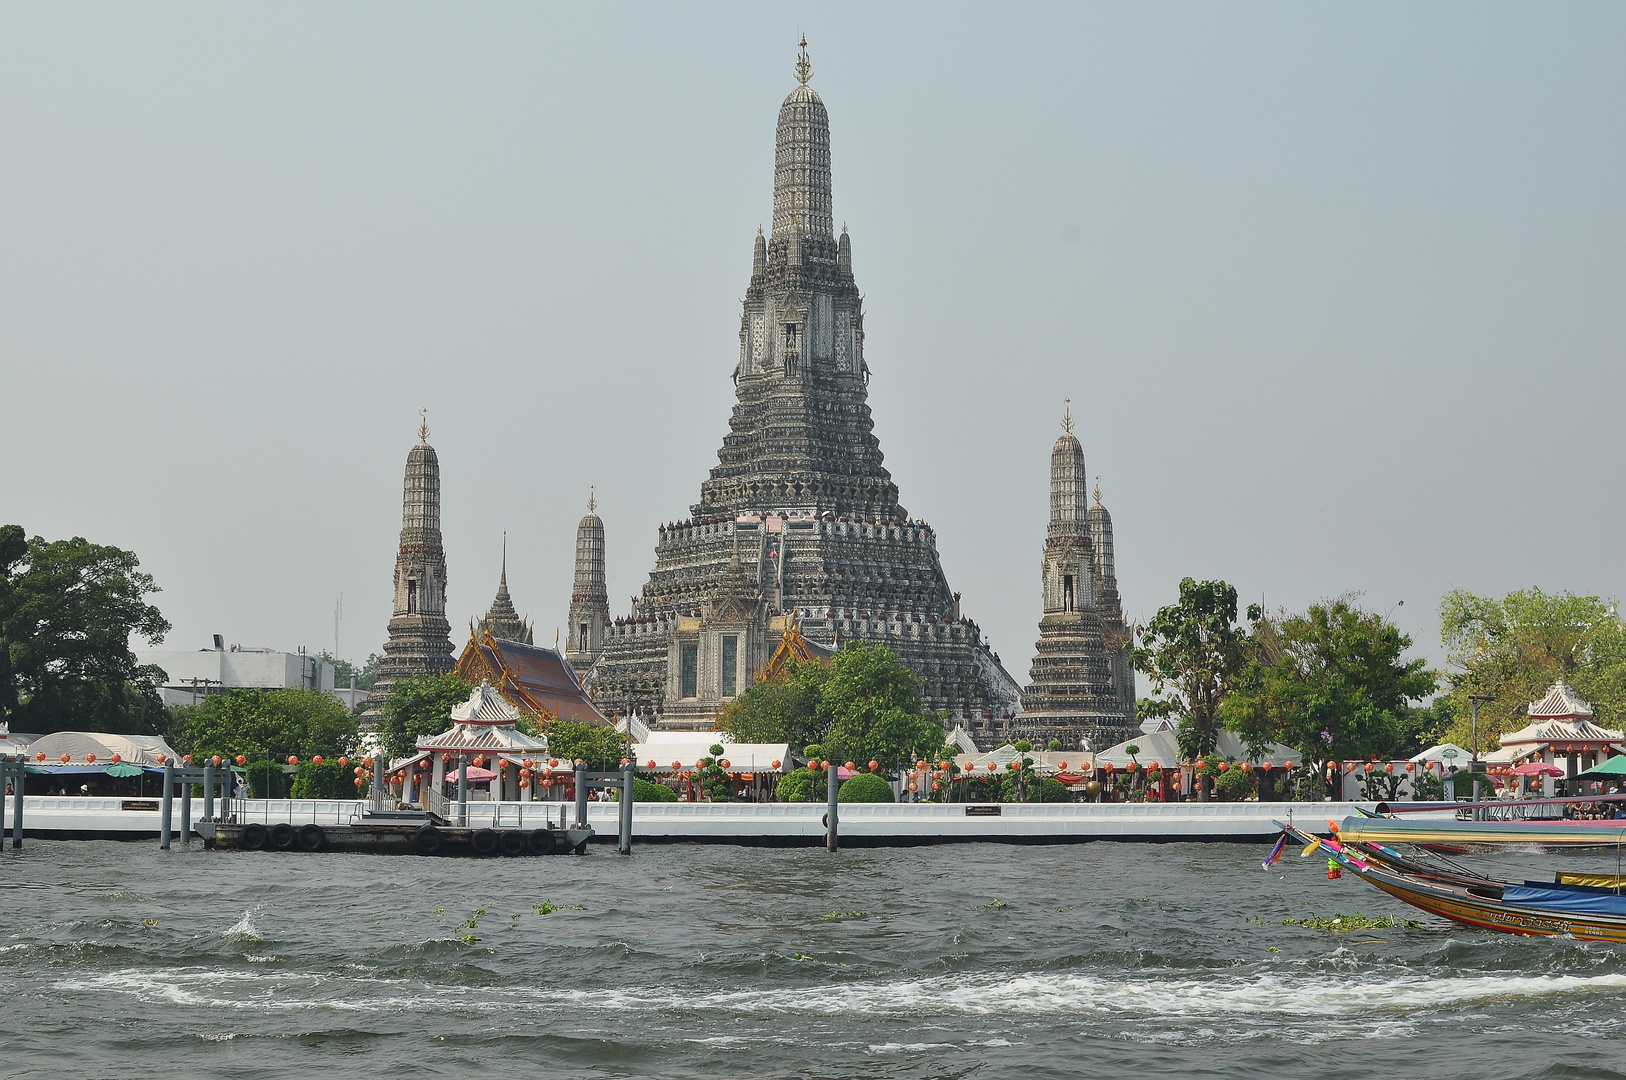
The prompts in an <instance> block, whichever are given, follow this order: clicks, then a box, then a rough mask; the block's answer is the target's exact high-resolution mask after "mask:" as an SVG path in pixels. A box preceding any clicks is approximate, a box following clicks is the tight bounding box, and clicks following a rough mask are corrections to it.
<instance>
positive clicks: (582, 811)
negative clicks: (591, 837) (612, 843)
mask: <svg viewBox="0 0 1626 1080" xmlns="http://www.w3.org/2000/svg"><path fill="white" fill-rule="evenodd" d="M576 828H578V829H585V828H587V765H586V763H585V762H584V763H583V764H581V765H577V766H576Z"/></svg>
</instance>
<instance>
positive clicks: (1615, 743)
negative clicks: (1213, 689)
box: [1485, 679, 1626, 779]
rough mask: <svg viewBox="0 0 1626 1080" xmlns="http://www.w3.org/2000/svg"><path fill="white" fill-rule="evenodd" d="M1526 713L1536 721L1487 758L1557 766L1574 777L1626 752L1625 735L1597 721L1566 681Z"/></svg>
mask: <svg viewBox="0 0 1626 1080" xmlns="http://www.w3.org/2000/svg"><path fill="white" fill-rule="evenodd" d="M1525 716H1526V718H1527V719H1528V720H1529V721H1530V722H1529V723H1528V724H1526V725H1525V726H1524V727H1522V728H1520V729H1519V730H1518V731H1511V732H1508V733H1507V734H1506V735H1503V736H1502V747H1501V749H1499V750H1494V751H1492V752H1491V753H1489V754H1486V755H1485V761H1486V762H1488V763H1490V764H1493V765H1511V766H1518V765H1522V764H1525V763H1528V762H1536V761H1539V762H1543V763H1545V764H1548V765H1555V764H1556V765H1558V766H1559V767H1560V768H1562V769H1563V770H1564V776H1565V777H1566V778H1568V779H1573V778H1574V777H1575V776H1576V774H1578V773H1580V772H1583V771H1585V770H1586V769H1590V768H1592V767H1593V766H1595V765H1598V764H1601V763H1602V762H1603V761H1605V760H1606V759H1608V758H1609V757H1611V756H1613V755H1615V754H1623V753H1626V741H1623V739H1622V733H1621V732H1619V731H1617V730H1615V729H1614V728H1606V727H1599V726H1598V725H1596V724H1594V723H1593V722H1592V706H1591V704H1590V703H1588V702H1585V701H1582V700H1581V695H1579V694H1578V693H1576V692H1575V687H1573V686H1571V685H1570V684H1569V683H1567V682H1565V681H1564V680H1563V679H1559V680H1558V681H1557V682H1555V683H1553V685H1552V686H1551V687H1550V688H1549V689H1548V690H1547V696H1546V697H1544V698H1542V699H1541V700H1540V701H1532V702H1531V703H1530V707H1529V708H1528V709H1527V710H1526V711H1525Z"/></svg>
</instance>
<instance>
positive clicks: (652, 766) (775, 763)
mask: <svg viewBox="0 0 1626 1080" xmlns="http://www.w3.org/2000/svg"><path fill="white" fill-rule="evenodd" d="M773 764H774V768H776V769H777V768H778V767H779V762H777V761H776V762H774V763H773ZM645 767H646V768H650V769H653V768H654V767H655V759H654V758H650V759H649V762H648V764H647V765H646V766H645Z"/></svg>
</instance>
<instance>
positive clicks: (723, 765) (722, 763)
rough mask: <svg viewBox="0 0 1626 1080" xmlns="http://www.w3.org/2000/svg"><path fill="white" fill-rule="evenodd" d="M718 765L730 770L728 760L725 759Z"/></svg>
mask: <svg viewBox="0 0 1626 1080" xmlns="http://www.w3.org/2000/svg"><path fill="white" fill-rule="evenodd" d="M717 764H719V765H721V766H722V767H723V768H725V769H726V768H728V759H727V758H724V759H723V760H721V761H719V762H718V763H717Z"/></svg>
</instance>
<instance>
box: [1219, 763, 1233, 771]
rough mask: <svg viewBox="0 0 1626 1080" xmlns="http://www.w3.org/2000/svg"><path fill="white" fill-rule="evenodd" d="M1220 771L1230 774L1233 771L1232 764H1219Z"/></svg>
mask: <svg viewBox="0 0 1626 1080" xmlns="http://www.w3.org/2000/svg"><path fill="white" fill-rule="evenodd" d="M1219 771H1220V772H1230V771H1231V763H1230V762H1228V761H1222V762H1220V763H1219Z"/></svg>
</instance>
